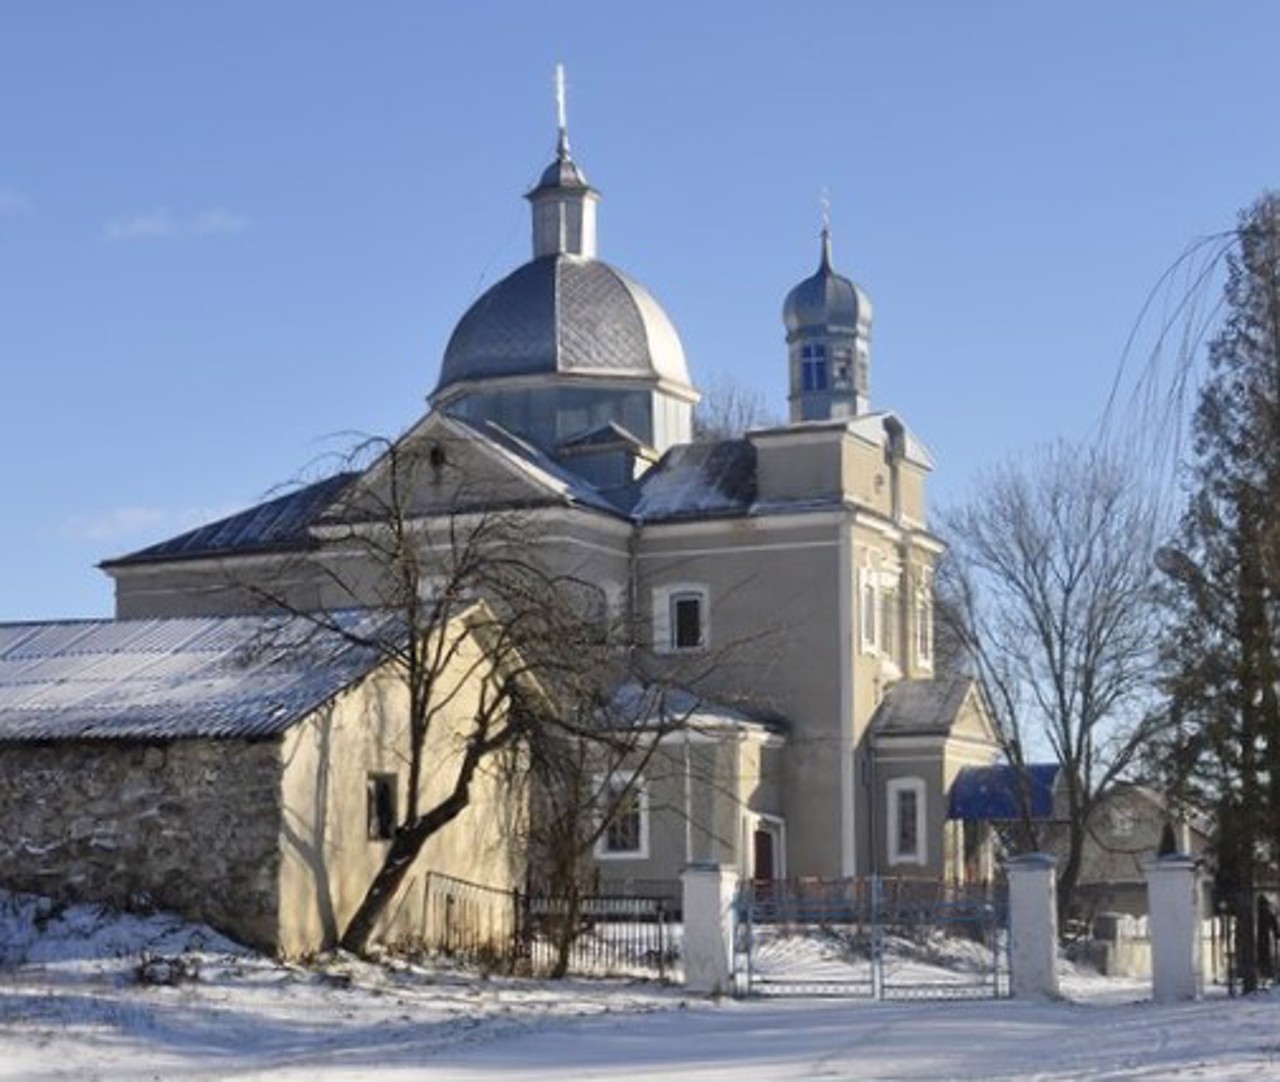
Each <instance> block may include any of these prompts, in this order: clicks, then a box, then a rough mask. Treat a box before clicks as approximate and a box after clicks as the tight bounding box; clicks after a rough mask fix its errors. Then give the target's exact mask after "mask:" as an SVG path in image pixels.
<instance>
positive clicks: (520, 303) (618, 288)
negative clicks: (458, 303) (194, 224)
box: [436, 255, 689, 391]
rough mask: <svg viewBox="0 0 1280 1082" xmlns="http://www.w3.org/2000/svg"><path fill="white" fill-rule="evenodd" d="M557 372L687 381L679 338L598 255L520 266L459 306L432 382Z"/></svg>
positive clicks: (649, 301)
mask: <svg viewBox="0 0 1280 1082" xmlns="http://www.w3.org/2000/svg"><path fill="white" fill-rule="evenodd" d="M561 373H579V374H592V373H594V374H598V375H607V376H610V377H634V378H637V379H649V380H655V379H665V380H669V381H672V382H675V383H680V384H684V385H688V383H689V370H688V366H687V365H686V363H685V358H684V349H683V347H682V346H681V345H680V338H679V336H678V335H677V334H676V330H675V327H673V326H672V324H671V320H670V319H668V318H667V314H666V313H665V312H664V311H663V310H662V308H661V306H660V305H659V304H658V302H657V301H655V300H654V299H653V297H652V296H651V295H650V294H649V292H648V290H646V289H645V288H644V287H643V286H641V285H640V284H639V283H637V282H634V281H632V280H631V279H630V278H628V277H627V276H626V275H624V274H623V273H622V272H621V271H619V270H617V269H616V268H614V267H611V266H609V265H608V264H607V263H603V262H601V261H600V260H598V259H584V258H580V257H575V256H568V255H555V256H545V257H543V258H540V259H535V260H533V261H532V262H530V263H526V264H524V266H522V267H520V268H518V269H517V270H515V271H514V272H513V273H512V274H510V275H508V276H507V277H506V278H504V279H503V280H502V281H500V282H498V283H497V285H495V286H493V287H492V288H491V289H489V290H488V291H487V292H485V294H484V295H483V296H482V297H481V298H480V299H479V300H477V301H476V302H475V304H473V305H472V306H471V307H470V308H469V309H468V310H467V312H466V314H465V315H464V316H463V317H462V319H461V320H460V321H459V322H458V325H457V327H456V328H454V332H453V335H452V337H451V338H450V339H449V345H448V347H447V348H446V349H445V355H444V364H443V366H442V368H441V372H440V383H439V385H438V387H437V388H436V389H437V391H439V390H440V389H442V388H444V387H447V386H448V385H450V384H453V383H459V382H462V381H464V380H482V379H497V378H502V377H507V376H530V375H543V374H546V375H551V374H561Z"/></svg>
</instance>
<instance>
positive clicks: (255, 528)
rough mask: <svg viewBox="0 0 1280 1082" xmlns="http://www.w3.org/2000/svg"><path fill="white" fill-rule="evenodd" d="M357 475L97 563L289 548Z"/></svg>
mask: <svg viewBox="0 0 1280 1082" xmlns="http://www.w3.org/2000/svg"><path fill="white" fill-rule="evenodd" d="M358 476H359V473H356V472H347V473H337V474H334V475H333V476H332V477H326V478H324V480H322V481H316V482H315V483H314V484H310V485H307V486H306V487H305V488H300V489H298V490H297V491H296V492H290V493H288V494H286V495H284V496H277V497H276V498H275V499H272V500H267V501H266V502H265V503H260V504H257V505H255V506H254V507H250V508H248V509H247V510H245V511H240V512H238V513H237V514H234V515H230V516H228V517H227V518H222V519H218V520H217V521H216V522H209V523H206V524H205V525H203V526H197V527H196V528H195V529H194V530H188V531H187V532H186V533H183V534H179V535H178V536H177V537H171V538H169V539H168V540H167V541H161V542H160V543H159V544H155V545H151V546H149V547H147V548H144V549H139V550H138V551H137V552H131V553H129V554H128V555H127V556H121V557H118V558H116V559H114V560H107V561H105V562H104V563H103V565H102V566H103V567H119V566H123V565H127V564H135V563H151V562H153V561H158V560H169V559H181V558H183V557H191V556H214V555H220V554H231V553H245V552H263V551H267V550H274V549H288V548H292V547H294V546H296V545H299V544H302V543H304V542H306V541H307V540H308V533H307V529H308V527H309V526H310V525H311V524H312V523H313V522H314V521H315V520H316V519H317V518H318V517H319V516H320V514H321V513H322V512H323V511H324V509H325V508H326V507H328V506H329V505H330V504H331V503H332V502H333V501H334V500H335V499H336V498H337V497H338V495H339V494H340V493H341V492H342V491H343V490H344V489H345V488H346V487H347V485H349V484H350V483H351V482H352V481H353V480H354V479H355V478H356V477H358Z"/></svg>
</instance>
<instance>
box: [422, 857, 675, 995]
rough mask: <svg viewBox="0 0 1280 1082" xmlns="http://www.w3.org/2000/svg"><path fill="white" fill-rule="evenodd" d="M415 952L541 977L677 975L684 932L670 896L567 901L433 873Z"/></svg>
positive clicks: (427, 884) (427, 883)
mask: <svg viewBox="0 0 1280 1082" xmlns="http://www.w3.org/2000/svg"><path fill="white" fill-rule="evenodd" d="M421 899H422V901H421V904H422V911H421V915H420V920H419V922H418V928H419V933H418V935H417V936H416V937H415V940H416V943H415V945H416V946H417V947H418V948H419V949H420V950H421V951H422V952H423V953H425V954H428V955H431V956H436V957H444V958H448V959H451V960H453V961H456V962H458V963H459V964H462V965H467V966H473V967H478V968H484V969H495V970H501V971H504V972H514V973H525V974H530V975H535V976H547V975H553V974H554V975H556V976H561V975H566V974H574V975H577V976H631V977H652V978H656V979H659V980H665V979H669V978H671V977H673V976H675V972H674V970H675V968H676V966H677V965H678V962H679V953H680V926H679V924H678V923H677V922H676V921H675V920H674V919H673V913H672V906H671V903H670V902H669V900H668V899H666V898H663V897H636V896H615V895H598V894H593V895H585V896H580V897H577V898H564V897H557V896H552V895H546V894H532V895H531V894H528V893H524V892H521V891H513V890H501V889H498V888H495V887H489V886H485V885H483V884H480V883H472V882H468V881H467V880H464V879H456V878H454V877H452V876H447V875H439V874H436V873H430V874H428V875H427V876H426V877H425V880H424V883H423V889H422V896H421Z"/></svg>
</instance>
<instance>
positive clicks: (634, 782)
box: [594, 775, 649, 860]
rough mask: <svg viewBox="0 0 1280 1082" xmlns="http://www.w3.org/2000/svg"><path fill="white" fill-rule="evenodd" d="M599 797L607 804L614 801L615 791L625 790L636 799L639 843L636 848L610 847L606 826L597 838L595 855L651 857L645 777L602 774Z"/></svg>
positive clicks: (609, 857)
mask: <svg viewBox="0 0 1280 1082" xmlns="http://www.w3.org/2000/svg"><path fill="white" fill-rule="evenodd" d="M596 787H597V792H598V794H599V797H598V799H599V800H600V801H601V802H602V803H604V804H605V805H606V807H607V806H608V805H609V804H610V803H611V802H612V801H613V799H614V796H613V794H614V793H615V792H618V791H620V790H625V791H626V793H627V795H628V796H630V797H634V798H635V801H636V815H637V816H638V817H639V823H638V830H637V835H638V837H639V843H640V844H639V845H638V846H637V847H636V848H635V849H610V848H609V830H608V828H607V827H606V828H605V829H604V830H603V831H601V832H600V837H598V838H597V839H596V844H595V850H594V851H595V856H596V859H597V860H648V859H649V784H648V782H647V781H646V780H645V779H644V778H626V777H619V776H617V775H613V776H608V777H606V776H603V775H602V776H600V777H598V778H597V779H596Z"/></svg>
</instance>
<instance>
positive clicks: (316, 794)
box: [0, 611, 526, 956]
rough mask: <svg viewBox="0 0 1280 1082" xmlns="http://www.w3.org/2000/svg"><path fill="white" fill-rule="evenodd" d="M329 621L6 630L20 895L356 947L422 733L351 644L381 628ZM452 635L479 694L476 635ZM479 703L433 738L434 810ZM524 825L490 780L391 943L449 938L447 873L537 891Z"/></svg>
mask: <svg viewBox="0 0 1280 1082" xmlns="http://www.w3.org/2000/svg"><path fill="white" fill-rule="evenodd" d="M327 619H329V620H331V621H332V622H333V629H331V630H326V629H324V628H322V627H320V626H319V625H317V624H316V623H315V622H313V621H310V620H308V619H307V618H306V617H303V616H291V617H265V616H198V617H183V618H158V619H145V620H83V621H56V622H49V623H24V624H8V625H0V819H2V820H3V822H4V824H5V828H4V831H3V833H2V834H0V884H3V885H4V886H6V887H9V888H12V889H17V890H27V891H33V892H39V893H42V894H46V895H50V896H52V897H54V898H60V899H65V900H81V899H91V900H94V901H103V902H111V903H116V904H119V905H126V906H127V905H133V906H137V905H151V904H154V905H157V906H162V907H165V908H168V909H173V910H175V911H177V912H179V913H182V914H184V915H186V916H189V917H192V918H196V919H200V920H204V921H207V922H208V923H209V924H211V925H213V926H214V927H216V928H218V929H220V930H222V931H225V932H227V933H228V934H230V935H232V936H235V937H236V938H238V939H240V940H242V941H243V942H246V943H249V944H252V945H254V946H257V947H260V948H264V949H268V950H274V951H276V952H278V953H280V954H282V955H286V956H288V955H299V954H304V953H307V952H310V951H314V950H317V949H321V948H323V947H326V946H329V945H332V944H333V943H334V942H336V941H337V939H338V938H339V936H340V935H341V932H342V929H343V928H344V926H345V923H346V921H347V920H348V919H349V917H350V916H351V914H352V913H353V912H354V910H355V908H356V906H357V905H358V904H359V902H360V901H361V899H362V897H363V896H364V893H365V890H366V888H367V886H368V884H369V883H370V881H371V880H372V878H373V876H374V874H375V873H376V871H377V870H378V868H379V866H380V865H381V863H382V860H383V857H384V855H385V852H386V849H387V847H388V845H389V844H390V841H391V837H392V834H393V832H394V829H395V824H396V822H397V821H398V820H397V810H398V809H399V808H402V807H404V804H403V801H405V799H406V795H407V794H406V787H407V782H406V765H405V764H406V762H407V716H408V715H407V702H406V699H407V696H406V692H405V689H404V686H403V683H402V681H401V680H400V679H399V678H398V675H397V674H396V673H394V672H392V671H390V670H389V667H388V664H387V663H386V662H384V661H383V659H382V657H381V655H380V654H379V653H378V652H377V651H376V650H375V649H373V648H371V647H367V646H366V647H362V646H360V645H359V644H358V642H357V639H358V638H360V636H357V635H349V634H346V633H345V632H347V631H358V630H359V629H360V626H361V623H362V622H368V621H371V620H373V619H374V617H372V616H370V615H369V614H367V613H362V612H357V611H350V612H344V613H330V614H328V616H327ZM447 633H448V634H451V635H455V636H458V637H459V642H460V649H459V651H458V662H457V664H458V668H459V672H460V673H462V672H467V673H468V674H470V676H472V677H473V676H474V673H475V671H476V666H477V664H479V665H480V667H481V668H482V667H483V661H478V659H480V658H481V657H482V654H481V648H480V646H479V645H478V644H477V643H475V642H474V640H473V637H472V636H471V633H470V631H469V628H468V623H467V618H466V616H465V615H464V616H461V617H459V618H458V620H457V621H455V622H454V623H453V624H451V625H450V627H449V629H448V631H447ZM473 683H474V681H473ZM472 694H474V690H473V689H472V688H469V687H461V691H460V693H459V694H458V695H457V697H456V701H455V702H454V703H453V704H452V706H451V708H450V713H449V714H448V715H447V717H446V718H445V722H446V723H445V724H443V725H439V726H437V728H436V730H435V731H434V732H433V733H432V734H431V736H430V738H429V746H428V749H427V760H426V761H428V762H430V763H431V764H432V769H431V770H430V771H429V772H428V775H429V776H428V780H427V781H425V782H424V784H423V800H424V803H425V802H428V801H430V800H432V799H434V798H435V797H437V796H438V795H439V793H442V792H444V791H447V790H446V787H447V786H449V785H450V784H451V781H452V772H451V769H450V767H451V764H453V763H454V762H455V761H456V759H457V758H458V756H459V754H460V750H461V744H462V741H461V739H460V736H461V734H464V733H465V732H466V725H467V723H468V721H469V716H470V715H469V713H468V709H469V699H468V696H470V695H472ZM525 810H526V809H525V805H524V803H523V802H522V799H521V797H520V796H519V794H518V793H517V792H515V791H508V787H507V785H506V783H505V781H504V780H503V778H502V777H501V776H500V775H498V774H496V773H494V774H489V775H483V776H481V777H480V778H479V779H478V781H477V783H476V784H475V785H474V787H473V798H472V801H471V803H470V806H469V807H468V808H467V809H466V810H465V811H464V812H463V813H462V815H461V816H460V817H459V818H458V819H457V820H455V821H454V823H452V824H450V829H448V830H445V831H443V832H441V833H440V834H438V835H436V836H435V837H434V838H432V839H431V840H430V841H428V843H427V845H426V847H425V849H424V850H423V852H422V853H421V855H420V857H419V858H418V862H417V867H415V868H414V870H413V872H412V873H411V874H410V876H409V878H408V879H407V881H406V884H405V886H404V888H403V889H402V891H401V894H400V896H399V897H398V898H397V899H396V900H395V903H394V904H393V905H392V906H391V907H390V908H389V910H388V913H387V916H386V918H385V920H384V924H383V926H382V927H381V928H380V930H379V931H380V936H379V937H380V938H382V939H384V940H387V941H392V942H394V941H408V942H411V941H413V940H414V939H416V938H420V937H425V936H426V935H427V934H428V933H429V932H430V931H431V929H430V928H428V927H427V925H428V923H429V922H430V920H431V919H434V918H433V917H432V916H431V914H432V913H434V912H436V910H437V907H435V906H432V905H429V904H428V899H427V897H426V893H427V890H428V879H429V876H430V875H452V876H458V877H463V878H467V879H477V878H479V879H480V880H481V881H483V882H485V883H487V884H491V885H493V886H495V887H497V888H504V887H505V888H513V887H515V886H517V885H519V884H521V883H522V882H523V878H524V861H523V855H522V853H520V852H519V851H518V850H517V848H516V846H515V845H514V844H513V838H517V837H518V836H519V835H520V831H519V830H518V829H517V827H518V822H519V820H520V819H521V817H522V816H523V815H524V814H525Z"/></svg>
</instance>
